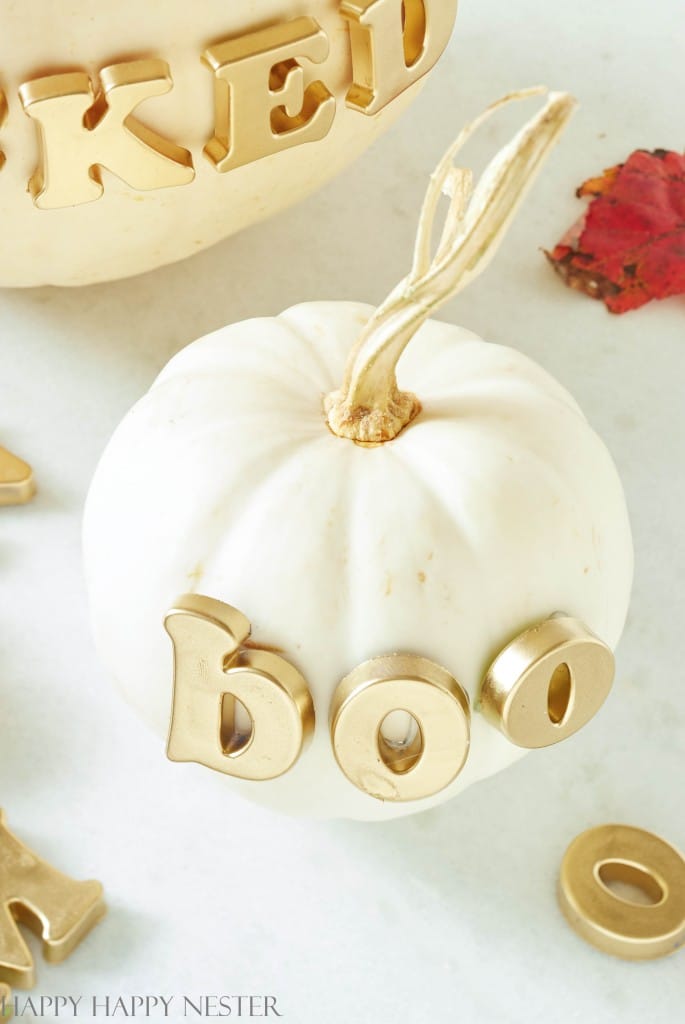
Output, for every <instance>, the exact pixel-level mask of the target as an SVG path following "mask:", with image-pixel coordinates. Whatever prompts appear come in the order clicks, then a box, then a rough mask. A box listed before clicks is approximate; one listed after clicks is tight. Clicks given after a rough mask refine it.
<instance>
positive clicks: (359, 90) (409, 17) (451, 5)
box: [340, 0, 457, 115]
mask: <svg viewBox="0 0 685 1024" xmlns="http://www.w3.org/2000/svg"><path fill="white" fill-rule="evenodd" d="M340 13H341V14H342V15H343V17H345V18H347V19H348V20H349V23H350V40H351V45H352V65H353V70H354V83H353V85H352V87H351V88H350V90H349V92H348V94H347V105H348V106H350V107H352V108H353V109H354V110H359V111H361V113H363V114H369V115H371V114H377V113H378V112H379V110H382V109H383V107H387V105H388V104H389V103H392V101H393V100H394V99H396V98H397V97H398V96H399V95H400V94H401V93H403V92H404V91H405V90H406V89H408V88H409V86H411V85H413V84H414V82H417V81H418V80H419V79H420V78H423V76H424V75H426V74H428V72H429V71H430V70H431V68H433V67H434V65H435V64H437V62H438V60H439V58H440V56H441V54H442V53H443V51H444V49H445V47H446V46H447V43H448V41H449V38H450V35H451V33H452V28H453V26H454V19H455V17H456V13H457V0H343V2H342V4H341V5H340Z"/></svg>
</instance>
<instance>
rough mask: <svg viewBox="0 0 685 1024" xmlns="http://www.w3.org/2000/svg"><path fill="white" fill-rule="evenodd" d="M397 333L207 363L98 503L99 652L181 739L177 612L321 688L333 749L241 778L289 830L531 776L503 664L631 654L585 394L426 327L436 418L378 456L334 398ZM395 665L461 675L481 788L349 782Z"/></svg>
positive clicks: (214, 348)
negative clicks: (388, 793) (564, 619)
mask: <svg viewBox="0 0 685 1024" xmlns="http://www.w3.org/2000/svg"><path fill="white" fill-rule="evenodd" d="M540 124H543V125H544V124H545V122H544V119H543V120H542V121H540V122H538V129H539V128H540ZM519 148H520V147H519ZM498 188H499V186H498ZM508 216H509V215H508V214H507V215H506V217H508ZM467 232H468V233H472V232H471V228H470V227H468V226H467ZM378 317H379V314H378V313H376V314H375V315H374V313H373V310H372V309H371V308H370V307H368V306H365V305H359V304H355V303H334V302H330V303H314V304H308V305H300V306H296V307H294V308H293V309H290V310H289V311H287V312H285V313H283V314H282V315H281V316H280V317H278V318H276V319H256V320H251V321H247V322H244V323H240V324H236V325H234V326H232V327H226V328H224V329H223V330H220V331H218V332H216V333H215V334H213V335H211V336H209V337H207V338H204V339H202V340H200V341H198V342H196V343H195V344H193V345H191V346H190V347H188V348H187V349H185V350H184V351H182V352H181V353H180V354H179V355H177V356H176V357H175V358H174V359H173V360H172V361H171V363H170V364H169V365H168V366H167V368H166V369H165V370H164V371H163V372H162V374H161V375H160V376H159V378H158V379H157V381H156V383H155V384H154V385H153V387H152V388H151V390H150V392H149V393H148V394H147V395H146V396H145V397H144V398H143V399H142V400H141V401H140V402H139V403H138V405H136V406H135V408H134V409H133V410H132V411H131V412H130V413H129V415H128V416H127V417H126V419H125V420H124V422H123V423H122V424H121V426H120V427H119V428H118V430H117V431H116V433H115V435H114V437H113V439H112V441H111V443H110V444H109V447H108V448H107V450H106V452H105V454H104V456H103V458H102V461H101V462H100V465H99V467H98V470H97V473H96V476H95V479H94V481H93V484H92V488H91V491H90V495H89V498H88V503H87V509H86V516H85V564H86V574H87V582H88V587H89V591H90V600H91V607H92V615H93V623H94V628H95V635H96V640H97V646H98V648H99V651H100V653H101V655H102V658H103V659H104V662H105V664H106V665H107V666H108V668H109V669H110V671H111V673H112V675H113V676H114V678H115V680H116V682H117V685H118V687H119V688H120V689H121V691H122V692H123V694H124V696H125V697H126V699H127V700H128V701H129V702H130V703H131V704H132V705H133V706H134V707H135V708H136V709H137V710H138V711H139V712H140V714H141V715H142V716H143V717H144V718H145V720H146V721H147V722H149V723H150V725H151V726H152V727H153V728H154V729H155V730H156V731H157V732H158V733H159V734H160V736H164V735H165V734H166V733H167V730H168V725H169V716H170V710H171V701H172V679H173V658H172V646H171V643H170V641H169V637H168V636H167V634H166V633H165V631H164V625H163V622H164V618H165V615H166V613H167V611H168V610H169V609H170V608H172V607H173V606H174V602H175V601H176V599H177V598H178V596H179V595H180V594H183V593H188V592H194V593H198V594H204V595H208V596H210V597H213V598H216V599H219V600H220V601H223V602H226V603H227V604H230V605H232V606H234V607H236V608H238V609H240V610H241V611H242V612H243V613H244V614H245V615H246V616H247V617H248V619H249V620H250V622H251V624H252V635H253V639H254V641H255V642H256V643H257V644H258V645H267V646H270V645H273V646H275V647H276V648H278V649H280V650H281V651H282V652H283V653H284V656H285V657H286V658H287V659H288V660H289V661H291V662H292V663H293V664H294V665H295V666H296V667H297V668H298V669H299V670H300V671H301V672H302V673H303V675H304V677H305V678H306V680H307V683H308V685H309V688H310V691H311V694H312V697H313V703H314V707H315V711H316V731H315V736H314V740H313V743H312V745H311V746H310V747H309V748H308V749H307V750H306V751H305V752H304V753H303V754H302V756H301V757H300V759H299V761H298V762H297V763H296V764H295V766H294V767H293V768H292V770H291V771H289V772H288V773H286V774H284V775H283V776H282V777H280V778H278V779H275V780H272V781H263V782H237V781H235V780H227V785H233V786H238V787H239V788H240V789H242V791H243V792H244V793H245V794H246V795H248V796H249V797H251V798H253V799H255V800H258V801H261V802H264V803H266V804H270V805H272V806H274V807H277V808H279V809H281V810H284V811H288V812H292V813H302V814H310V815H316V816H349V817H353V818H359V819H374V818H389V817H393V816H395V815H398V814H403V813H408V812H410V811H414V810H419V809H422V808H424V807H428V806H431V805H433V804H435V803H438V802H440V801H442V800H445V799H447V798H448V797H450V796H452V795H454V794H455V793H458V792H459V791H460V790H463V789H464V788H465V787H466V786H468V785H469V784H471V783H472V782H475V781H476V780H478V779H481V778H483V777H485V776H488V775H490V774H492V773H493V772H495V771H498V770H499V769H502V768H504V767H506V766H507V765H509V764H511V763H512V762H514V761H515V760H516V759H517V758H518V757H520V756H521V755H522V754H523V753H524V752H525V751H524V750H522V749H521V748H520V747H517V746H514V745H513V744H512V743H510V742H509V741H508V740H507V739H506V738H505V737H504V736H503V735H502V734H501V733H500V732H499V731H498V730H497V729H495V728H493V726H492V725H491V724H489V722H488V721H486V719H485V718H484V717H483V716H482V715H481V714H480V713H479V712H478V701H479V695H480V687H481V682H482V680H483V676H484V674H485V672H486V670H487V668H488V665H489V663H490V661H491V659H492V658H493V657H494V655H495V654H497V652H499V651H500V650H502V648H503V647H504V646H505V645H506V644H507V643H508V642H509V641H510V640H511V639H512V638H513V637H514V636H516V635H517V634H519V633H520V632H521V631H522V630H524V629H526V628H527V627H528V626H530V625H531V624H533V623H535V622H538V621H541V620H543V619H546V618H548V617H549V616H551V615H553V614H554V613H556V612H565V613H567V614H569V615H571V616H574V617H576V618H577V619H580V620H581V621H582V622H583V623H585V625H586V626H587V627H589V629H590V630H592V631H593V632H594V633H595V634H596V635H597V636H598V637H599V638H600V639H601V640H603V641H604V642H605V643H606V644H607V645H609V646H610V647H612V648H613V647H614V646H615V645H616V643H617V641H618V639H619V637H620V634H621V631H622V628H623V624H624V620H625V616H626V610H627V604H628V598H629V593H630V586H631V577H632V548H631V538H630V529H629V524H628V518H627V513H626V507H625V501H624V497H623V492H622V488H621V484H620V482H619V479H618V477H617V474H616V470H615V468H614V466H613V463H612V460H611V458H610V456H609V454H608V453H607V450H606V448H605V447H604V445H603V443H602V442H601V441H600V439H599V438H598V437H597V435H596V434H595V433H594V431H593V430H592V428H591V427H590V426H589V424H588V422H587V420H586V419H585V417H584V416H583V414H582V412H581V411H580V409H579V408H578V406H577V404H576V403H575V401H574V400H573V399H572V398H571V396H570V395H569V394H568V393H567V392H566V391H565V390H564V389H563V388H562V387H561V386H560V385H559V384H558V383H557V382H556V381H555V380H553V379H552V378H551V377H550V376H549V374H547V373H546V372H545V371H544V370H542V369H541V368H540V367H539V366H537V365H535V364H534V363H532V362H531V361H530V360H529V359H528V358H526V357H524V356H523V355H521V354H520V353H518V352H516V351H514V350H512V349H510V348H504V347H500V346H497V345H492V344H488V343H486V342H484V341H482V340H480V339H479V338H477V337H476V336H474V335H473V334H471V333H470V332H468V331H466V330H464V329H462V328H458V327H454V326H450V325H448V324H444V323H439V322H436V321H432V320H431V321H428V322H426V323H424V324H423V326H421V328H420V329H419V331H418V333H417V334H416V337H415V339H414V340H413V341H412V343H411V344H410V345H409V346H408V348H407V349H406V351H405V352H404V354H403V355H402V357H401V360H400V363H399V368H398V377H397V379H398V382H399V385H400V387H403V386H404V387H411V389H412V391H413V392H415V393H416V394H417V395H418V396H419V397H420V402H421V407H422V408H421V411H420V413H419V414H418V415H416V416H415V418H414V419H413V420H412V421H411V422H410V423H409V424H408V425H407V426H406V427H405V429H404V430H402V431H401V432H400V433H399V434H398V436H396V437H395V438H394V439H393V440H391V441H388V443H380V444H376V445H374V446H363V445H359V444H355V443H353V442H352V441H350V440H348V439H347V438H343V437H340V436H336V435H335V434H334V433H333V432H332V430H331V429H329V426H328V425H327V422H326V416H325V414H324V411H323V407H322V400H323V396H326V395H329V394H330V393H331V392H332V391H334V390H335V388H336V386H337V385H339V384H340V382H341V380H342V379H343V378H344V375H345V367H346V364H347V363H348V358H349V355H350V351H351V350H352V349H353V347H354V345H355V342H357V341H358V339H359V336H360V334H362V333H363V332H364V331H368V329H369V325H370V324H373V323H374V321H378ZM381 320H382V318H381ZM393 652H406V653H412V654H416V655H420V656H423V657H425V658H428V659H431V660H432V661H434V662H437V663H439V664H440V665H442V666H445V667H446V668H447V669H448V670H449V672H450V673H452V674H453V675H454V676H455V677H456V679H457V680H458V681H459V683H460V684H461V685H462V686H463V687H464V689H465V690H466V691H467V693H468V695H469V699H470V702H471V707H472V709H473V714H472V722H471V750H470V753H469V756H468V760H467V762H466V765H465V767H464V769H463V771H462V772H461V774H459V775H458V777H457V778H456V779H455V780H454V782H452V783H451V784H450V785H449V786H448V787H447V788H445V789H443V790H442V791H441V792H439V793H437V794H436V795H434V796H431V797H430V798H428V799H424V800H419V801H416V802H413V803H393V802H382V801H379V800H377V799H375V798H373V797H372V796H369V795H368V794H367V793H364V792H362V791H361V790H360V789H358V788H356V787H355V786H354V785H352V784H351V783H350V781H348V779H347V778H346V777H345V776H344V775H343V773H342V772H341V770H340V768H339V767H338V765H337V763H336V760H335V757H334V754H333V751H332V749H331V741H330V736H329V726H328V716H329V709H330V706H331V701H332V697H333V694H334V691H335V689H336V687H337V686H338V683H339V682H340V680H341V679H342V678H343V677H344V676H345V675H347V673H349V672H350V671H351V670H352V669H354V668H355V667H356V666H357V665H359V664H360V663H362V662H364V661H365V660H366V659H369V658H373V657H377V656H380V655H385V654H390V653H393ZM538 756H541V755H538ZM170 771H171V770H170ZM170 784H173V779H172V777H171V775H170Z"/></svg>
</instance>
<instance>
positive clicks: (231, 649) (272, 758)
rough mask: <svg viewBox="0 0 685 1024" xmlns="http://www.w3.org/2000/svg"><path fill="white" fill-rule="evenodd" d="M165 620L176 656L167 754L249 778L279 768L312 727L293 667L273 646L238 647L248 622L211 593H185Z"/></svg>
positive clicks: (305, 693) (306, 696) (274, 773)
mask: <svg viewBox="0 0 685 1024" xmlns="http://www.w3.org/2000/svg"><path fill="white" fill-rule="evenodd" d="M165 625H166V628H167V632H168V633H169V636H170V637H171V639H172V640H173V644H174V659H175V669H174V701H173V710H172V717H171V729H170V731H169V742H168V746H167V756H168V757H169V760H171V761H195V762H197V763H198V764H203V765H205V766H206V767H207V768H213V769H214V770H215V771H219V772H223V773H224V774H225V775H233V776H235V777H236V778H239V779H252V780H254V781H263V780H266V779H275V778H277V777H278V776H279V775H284V774H285V772H287V771H288V770H289V769H290V768H292V766H293V765H294V764H295V762H296V761H297V759H298V758H299V756H300V754H301V753H302V750H303V747H304V745H305V743H306V742H307V740H308V739H309V738H310V736H311V734H312V733H313V730H314V706H313V704H312V698H311V695H310V693H309V690H308V688H307V684H306V682H305V681H304V679H303V678H302V676H301V675H300V673H299V672H298V671H297V669H295V668H294V667H293V666H292V665H291V664H290V663H289V662H287V661H285V659H284V658H281V657H279V655H277V654H274V653H273V652H271V651H260V650H254V649H250V650H244V649H241V647H242V645H243V644H244V643H245V641H246V640H247V637H248V636H249V635H250V623H249V622H248V621H247V619H246V618H245V616H244V615H243V614H242V613H241V612H239V611H237V610H236V609H235V608H231V606H230V605H227V604H223V603H222V602H221V601H215V600H214V599H213V598H211V597H202V596H200V595H199V594H187V595H186V596H185V597H182V598H181V599H180V600H179V601H178V602H177V604H176V606H175V607H174V608H172V609H171V611H170V612H169V613H168V615H167V616H166V619H165ZM236 702H240V704H242V705H243V708H244V712H243V713H245V712H246V713H247V715H248V716H249V725H248V726H247V729H244V728H242V727H241V726H240V725H239V724H237V723H238V720H239V718H240V715H239V713H238V711H239V709H237V708H236Z"/></svg>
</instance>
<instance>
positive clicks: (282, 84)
mask: <svg viewBox="0 0 685 1024" xmlns="http://www.w3.org/2000/svg"><path fill="white" fill-rule="evenodd" d="M328 52H329V45H328V39H327V37H326V34H325V32H324V31H323V30H322V29H321V27H320V26H319V25H318V23H317V22H316V21H315V20H314V19H313V18H297V19H296V20H295V21H291V22H288V23H287V24H285V25H275V26H273V27H272V28H267V29H263V30H261V31H259V32H253V33H251V34H250V35H245V36H241V37H240V38H239V39H229V40H226V42H223V43H219V44H218V45H216V46H210V48H209V49H208V50H207V51H206V52H205V54H204V56H203V60H204V62H205V63H206V64H207V65H208V66H209V67H210V68H211V69H212V70H213V71H214V74H215V76H216V81H215V87H214V96H215V110H216V114H215V128H214V137H213V138H212V139H210V141H209V142H208V143H207V145H206V147H205V153H206V154H207V156H208V157H209V159H210V160H211V161H212V163H213V164H214V166H215V167H216V169H217V171H222V172H223V171H230V170H232V169H233V168H234V167H241V166H242V165H243V164H248V163H252V162H253V161H255V160H260V159H261V158H262V157H265V156H269V155H271V154H272V153H280V152H281V151H282V150H284V149H289V148H290V147H291V146H299V145H300V144H301V143H304V142H318V141H319V140H320V139H323V138H325V136H326V135H328V133H329V131H330V130H331V125H332V124H333V119H334V117H335V98H334V97H333V96H332V95H331V93H330V92H329V91H328V89H327V88H326V86H325V85H324V84H323V82H319V81H317V82H312V83H311V84H310V85H308V86H307V87H306V88H305V85H304V71H303V70H302V68H301V67H300V65H299V64H298V63H297V61H296V58H299V57H305V58H306V59H307V60H310V61H312V62H313V63H314V64H321V63H322V62H323V61H325V60H326V57H327V56H328Z"/></svg>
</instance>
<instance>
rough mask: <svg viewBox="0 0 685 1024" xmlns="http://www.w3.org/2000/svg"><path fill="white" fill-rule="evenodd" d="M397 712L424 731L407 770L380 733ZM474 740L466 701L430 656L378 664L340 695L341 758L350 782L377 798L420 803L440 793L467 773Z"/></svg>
mask: <svg viewBox="0 0 685 1024" xmlns="http://www.w3.org/2000/svg"><path fill="white" fill-rule="evenodd" d="M393 711H405V712H407V713H408V714H409V715H411V716H412V718H413V719H414V720H415V722H416V724H417V726H418V732H417V736H416V738H415V739H414V741H413V742H412V743H411V744H410V745H409V747H408V748H407V751H406V755H405V758H404V762H405V763H404V764H403V763H402V758H397V759H396V760H395V761H394V762H393V758H392V756H391V755H390V753H389V751H387V750H384V749H383V747H384V740H383V737H382V734H381V727H382V725H383V721H384V719H385V718H386V717H387V716H388V715H389V714H391V713H392V712H393ZM469 740H470V711H469V700H468V696H467V695H466V693H465V691H464V690H463V689H462V687H461V686H460V685H459V683H458V682H457V681H456V679H454V678H453V677H452V676H451V675H450V674H449V672H447V670H446V669H444V668H442V667H441V666H440V665H436V664H435V662H432V661H428V660H427V659H426V658H418V657H414V656H412V655H392V656H389V657H384V658H374V659H372V660H371V661H367V662H364V664H363V665H360V666H359V667H358V668H356V669H355V670H354V671H353V672H351V673H350V675H348V676H346V677H345V679H343V681H342V682H341V683H340V685H339V686H338V688H337V690H336V691H335V695H334V697H333V704H332V707H331V742H332V744H333V751H334V753H335V757H336V760H337V762H338V764H339V765H340V768H341V769H342V771H343V772H344V774H345V775H346V776H347V778H348V779H349V781H350V782H351V783H353V785H355V786H356V787H357V788H358V789H360V790H362V791H363V792H364V793H368V795H369V796H372V797H374V798H375V799H376V800H388V801H395V802H402V801H409V800H421V799H423V798H425V797H429V796H432V795H433V794H434V793H439V792H440V790H441V789H444V788H445V786H448V785H449V783H450V782H452V781H453V780H454V779H455V778H456V777H457V775H458V774H459V772H460V771H461V769H462V768H463V766H464V762H465V761H466V758H467V755H468V751H469ZM407 764H408V765H409V767H407Z"/></svg>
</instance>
